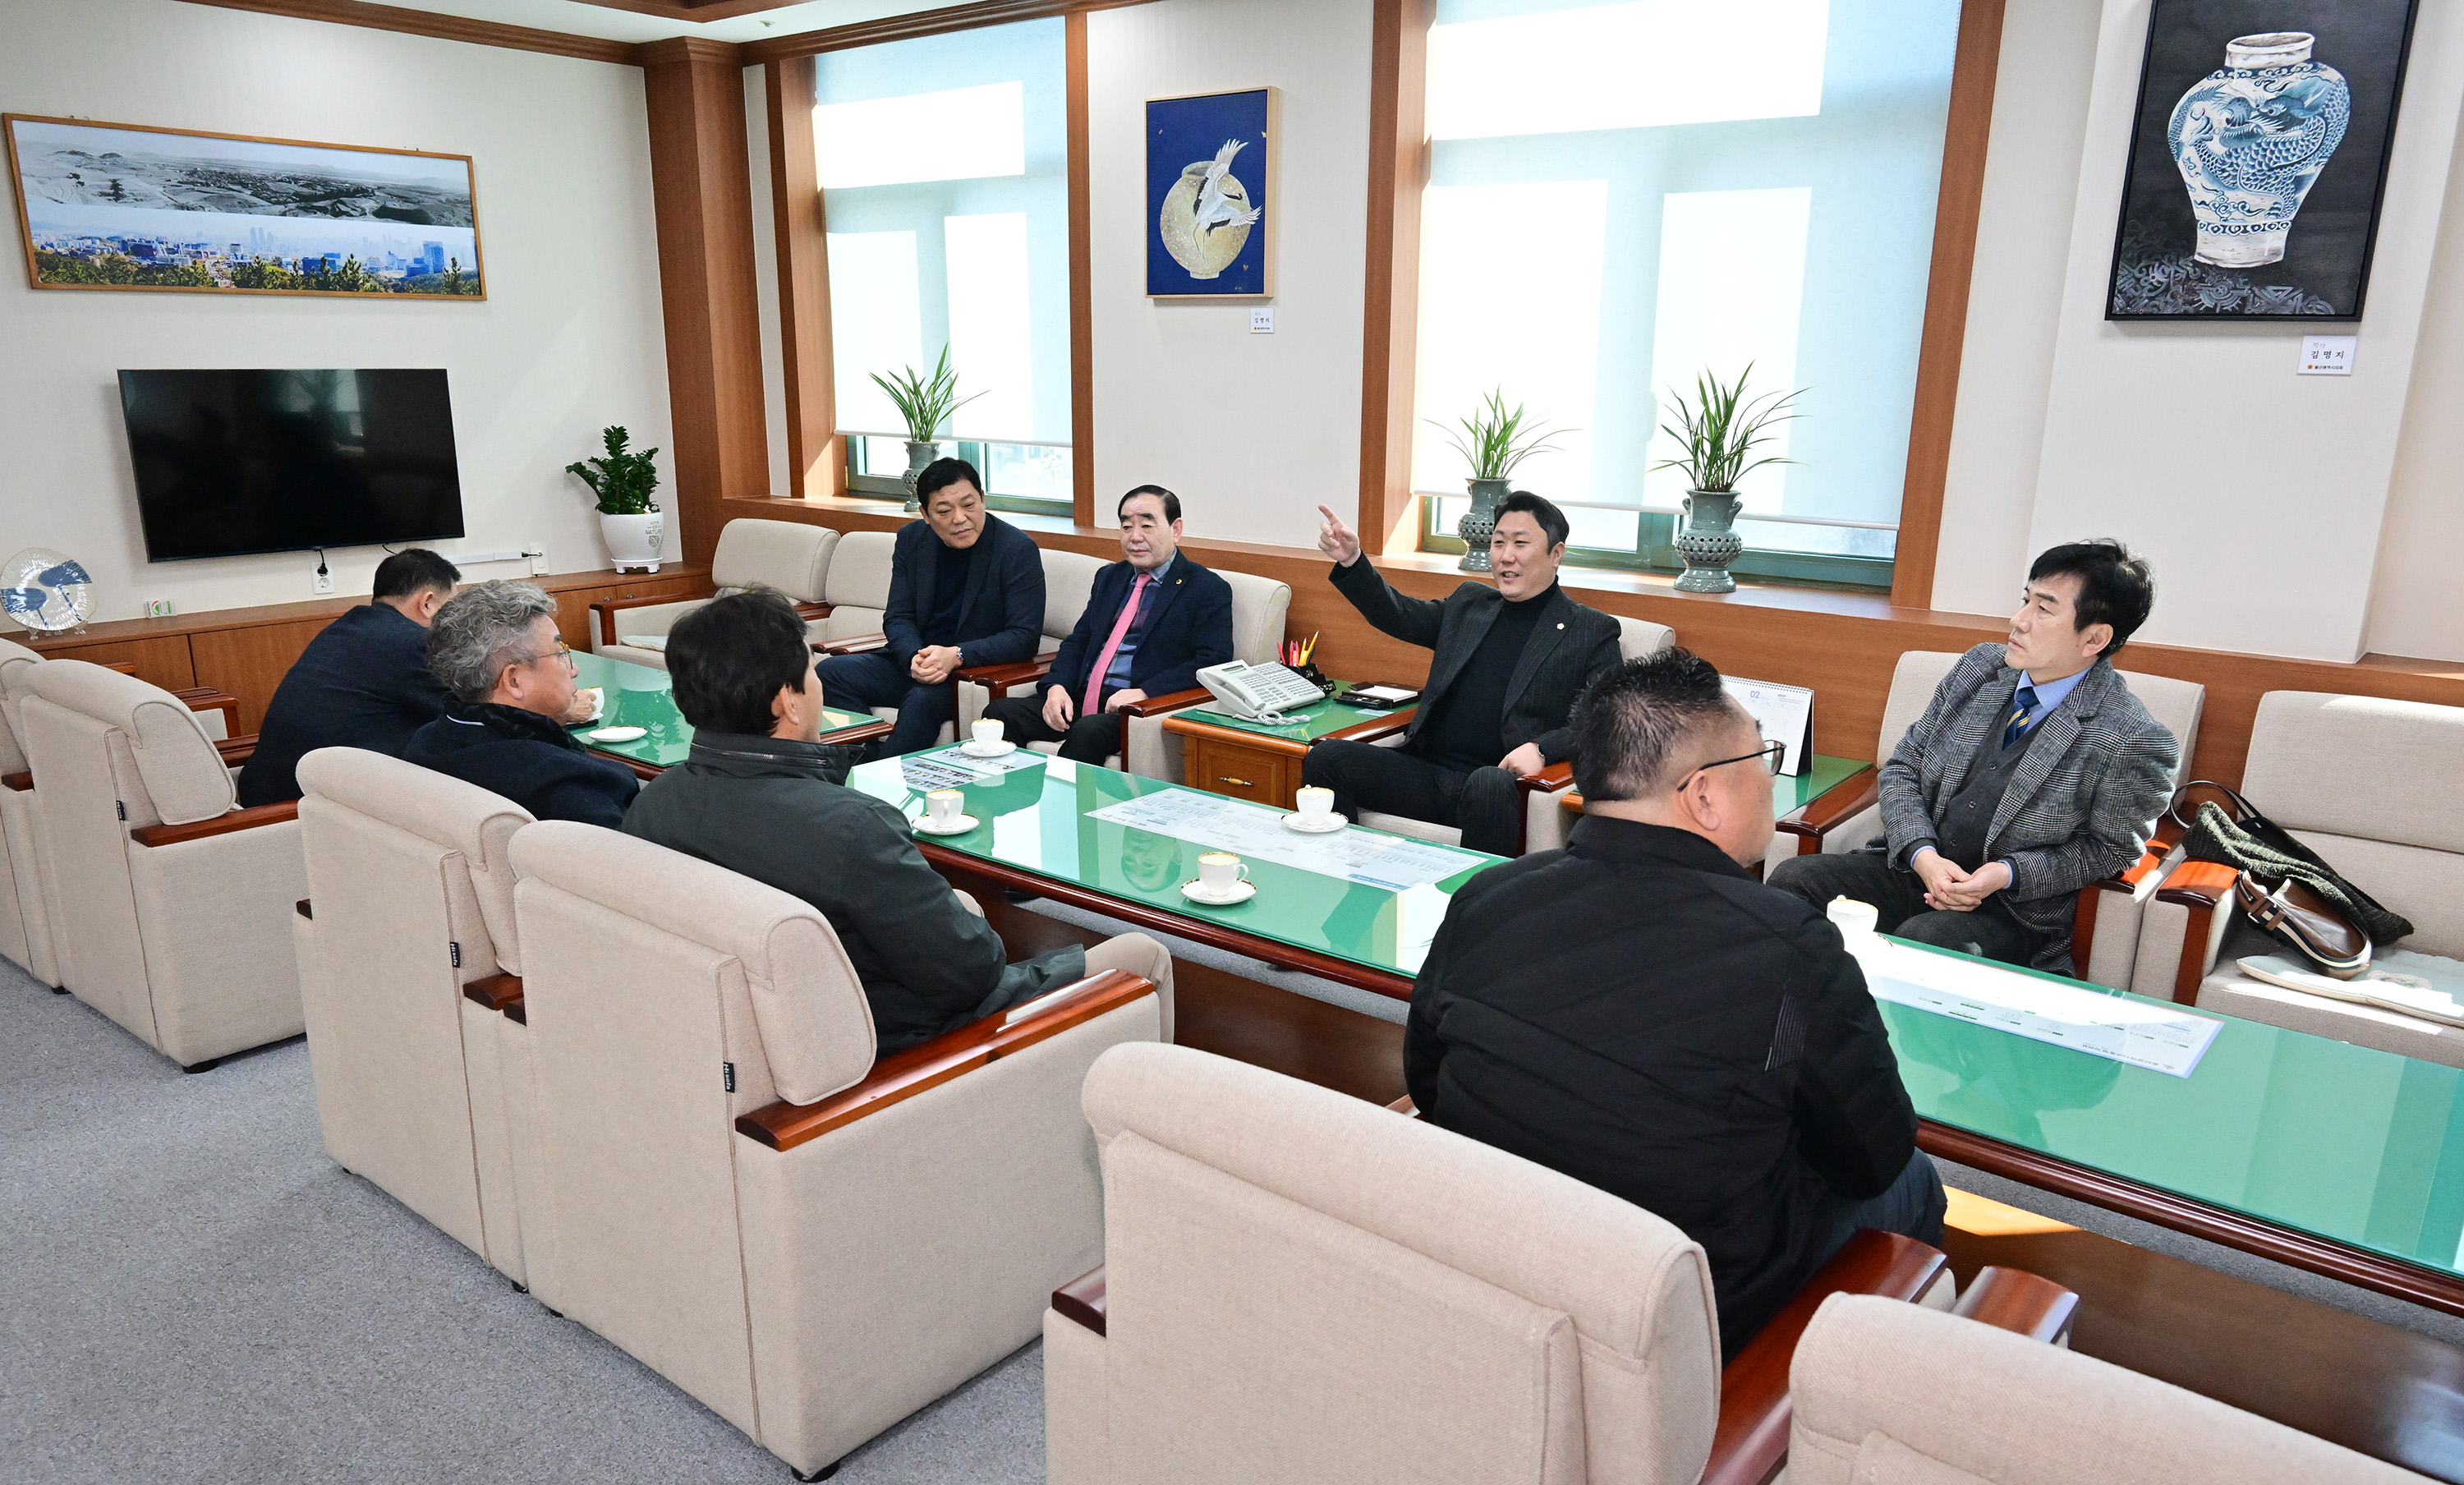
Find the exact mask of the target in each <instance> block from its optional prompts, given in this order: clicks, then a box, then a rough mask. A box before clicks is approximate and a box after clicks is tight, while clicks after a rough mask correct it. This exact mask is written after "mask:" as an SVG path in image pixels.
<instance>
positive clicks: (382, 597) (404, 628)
mask: <svg viewBox="0 0 2464 1485" xmlns="http://www.w3.org/2000/svg"><path fill="white" fill-rule="evenodd" d="M461 581H462V574H461V573H460V572H459V571H457V570H456V569H455V568H454V565H453V564H451V563H450V562H447V561H446V560H445V559H444V558H442V557H439V556H438V555H436V554H435V553H434V552H431V551H428V550H426V549H425V548H422V547H416V546H414V547H411V548H409V549H408V550H407V551H399V552H396V553H394V554H393V555H392V556H390V557H387V558H386V559H385V561H383V562H381V563H379V564H377V577H376V585H375V591H374V592H372V593H371V594H369V596H368V601H367V602H366V603H365V604H363V605H362V606H361V607H359V608H357V609H353V610H351V611H350V612H348V613H345V614H343V615H342V616H341V618H339V619H336V620H335V621H334V622H333V623H331V624H328V625H326V626H325V628H324V630H323V632H320V633H319V634H318V636H317V637H316V638H314V639H312V640H310V641H308V648H307V649H306V650H305V651H302V652H301V653H300V655H299V658H298V659H297V660H296V661H294V662H292V666H291V672H290V674H289V675H286V676H283V677H282V684H281V685H280V686H277V687H275V692H274V699H273V701H272V702H270V703H269V704H268V705H267V706H266V708H265V724H264V725H263V726H262V727H260V728H258V729H257V739H256V751H255V752H254V753H253V754H252V755H250V757H249V761H248V765H247V766H246V767H244V768H242V769H241V770H240V773H239V802H240V805H241V807H242V808H244V809H253V808H254V807H256V806H258V805H275V804H280V803H281V802H282V801H284V800H286V799H297V798H298V797H299V779H298V776H297V770H298V767H299V760H300V759H302V758H305V757H306V756H307V755H308V754H309V753H311V752H313V751H315V750H316V749H318V748H320V747H363V748H366V749H368V750H369V751H371V752H376V753H389V754H391V755H392V756H394V757H396V758H400V757H401V756H402V750H403V749H404V748H406V747H407V746H409V745H410V735H411V734H412V733H414V732H417V731H418V730H419V729H420V728H422V727H424V726H426V725H428V724H429V722H431V721H434V720H436V719H437V718H439V717H441V716H443V715H445V703H446V700H447V699H448V698H447V697H446V694H445V687H444V686H443V685H441V684H439V683H438V681H437V679H436V677H435V676H431V675H429V671H428V627H429V624H430V623H432V622H433V621H434V620H435V618H436V610H437V609H438V608H439V607H441V606H442V605H443V604H444V602H445V600H447V599H448V598H451V597H452V596H453V585H454V584H456V583H459V582H461Z"/></svg>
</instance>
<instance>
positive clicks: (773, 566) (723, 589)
mask: <svg viewBox="0 0 2464 1485" xmlns="http://www.w3.org/2000/svg"><path fill="white" fill-rule="evenodd" d="M838 544H839V534H838V533H837V532H836V531H833V530H831V529H830V528H829V527H827V526H815V525H807V524H805V523H804V522H803V521H757V520H753V519H750V518H741V519H738V520H736V521H729V522H728V523H727V524H726V525H725V526H723V527H721V528H720V529H719V533H718V549H717V550H716V551H715V552H714V553H712V555H711V560H710V581H711V583H712V585H713V586H714V587H715V588H716V589H717V592H715V593H714V594H712V595H711V596H712V597H720V596H723V595H725V594H728V593H737V592H742V591H743V590H744V589H746V588H748V587H754V586H755V585H756V584H759V585H762V586H764V587H775V588H777V589H778V590H779V591H780V592H781V593H784V594H786V595H787V596H788V597H789V598H791V599H793V600H795V601H796V603H797V604H798V605H799V606H800V607H801V608H803V610H806V612H805V617H806V620H807V624H806V628H807V629H808V630H809V631H810V632H811V633H812V634H813V637H815V638H817V639H818V638H822V637H824V636H825V632H826V626H825V625H824V624H823V622H822V620H823V619H825V617H826V613H825V605H826V603H827V599H826V598H825V596H824V594H825V591H826V587H827V584H826V574H827V573H828V571H829V567H830V560H831V557H832V555H833V553H834V551H835V549H836V548H837V546H838ZM708 602H710V599H709V598H685V599H673V598H603V599H600V600H599V601H598V602H597V603H594V604H592V605H591V606H590V617H591V625H590V649H591V652H592V653H593V654H604V655H605V656H606V657H607V658H609V659H611V660H629V661H631V662H632V663H633V664H635V665H649V666H654V667H656V668H657V669H659V670H666V669H667V668H668V656H667V634H668V631H670V630H671V629H673V628H674V627H675V624H676V621H677V620H678V619H681V618H683V617H684V616H685V615H686V614H688V613H691V612H693V610H695V609H698V608H700V607H701V606H702V605H704V604H706V603H708ZM637 639H646V640H649V643H647V644H636V643H633V642H632V641H634V640H637Z"/></svg>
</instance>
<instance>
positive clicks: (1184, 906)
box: [847, 748, 1499, 978]
mask: <svg viewBox="0 0 2464 1485" xmlns="http://www.w3.org/2000/svg"><path fill="white" fill-rule="evenodd" d="M952 751H953V750H952V749H947V748H941V749H934V750H931V751H928V752H924V753H917V754H911V755H909V757H907V758H904V759H898V758H886V759H882V760H881V761H879V762H877V763H869V764H866V765H863V766H861V767H859V768H857V769H855V770H854V771H853V772H852V773H850V774H849V775H848V776H847V787H850V788H857V789H862V790H863V791H865V792H866V793H868V794H870V795H872V796H874V797H875V798H878V799H884V800H888V801H889V802H890V803H891V804H893V805H895V806H897V807H898V808H899V809H901V810H902V811H904V812H905V813H906V814H907V815H908V816H909V818H911V819H912V818H914V817H915V816H918V815H921V814H923V813H924V794H925V791H926V790H927V789H928V788H931V787H939V779H938V778H937V777H936V776H935V774H936V772H937V770H938V769H939V768H943V767H947V766H948V765H946V764H943V763H942V762H941V760H943V759H945V758H947V757H948V756H949V755H950V754H951V752H952ZM1004 761H1005V762H1011V763H1015V764H1017V766H1015V767H1012V768H1011V769H1010V770H1009V771H1007V772H1005V773H1000V774H996V775H993V776H991V777H989V778H986V779H984V780H982V781H980V782H976V783H968V784H965V785H963V786H961V787H962V791H963V792H964V793H965V795H966V803H965V805H964V807H963V808H964V810H965V812H966V813H967V814H969V815H971V816H973V817H974V818H975V820H976V822H977V824H976V826H975V828H974V829H973V830H970V831H967V832H966V833H964V834H960V835H947V836H942V837H939V838H938V839H937V840H935V842H934V843H935V844H937V845H940V846H943V847H946V848H948V849H950V850H952V851H956V852H957V853H961V854H964V855H971V856H977V857H980V858H982V859H984V860H986V861H995V862H1000V863H1001V864H1003V865H1006V866H1012V867H1016V868H1019V869H1020V870H1023V871H1025V872H1029V873H1032V874H1034V875H1038V876H1045V877H1049V878H1052V879H1054V880H1056V881H1061V882H1067V883H1070V884H1073V885H1075V886H1079V887H1083V888H1085V889H1087V890H1089V891H1091V892H1096V893H1101V894H1103V895H1104V896H1106V897H1110V898H1122V899H1126V900H1128V901H1132V902H1136V903H1141V904H1144V905H1146V906H1148V907H1153V908H1159V909H1162V910H1164V911H1166V912H1170V913H1174V914H1177V915H1178V916H1180V917H1183V918H1188V919H1193V920H1200V921H1204V922H1210V923H1214V924H1218V925H1220V926H1221V927H1224V928H1229V929H1234V930H1237V931H1239V932H1242V933H1247V934H1255V935H1257V936H1258V937H1260V938H1263V939H1269V940H1272V941H1274V942H1279V943H1286V944H1290V945H1292V946H1293V947H1296V948H1303V949H1309V950H1311V951H1313V952H1315V953H1319V954H1326V955H1331V956H1332V957H1334V958H1337V959H1343V960H1349V961H1351V962H1352V963H1353V964H1365V965H1368V966H1370V967H1371V968H1374V969H1382V970H1386V971H1389V972H1392V973H1394V974H1397V975H1401V976H1405V977H1407V978H1408V977H1409V976H1411V975H1413V974H1415V973H1417V972H1418V971H1419V967H1420V961H1421V960H1422V959H1423V958H1424V957H1425V956H1426V955H1427V953H1428V949H1429V941H1430V940H1431V939H1432V938H1434V937H1435V936H1436V934H1437V931H1438V924H1439V922H1440V921H1441V920H1443V919H1444V917H1445V914H1446V901H1447V899H1448V898H1450V897H1452V896H1453V894H1454V891H1455V889H1456V888H1457V887H1460V886H1462V885H1463V883H1464V882H1466V881H1468V880H1470V879H1471V878H1472V876H1473V875H1476V874H1478V873H1479V872H1481V871H1483V870H1485V868H1487V867H1490V866H1494V865H1496V864H1497V862H1498V860H1499V858H1498V857H1496V856H1491V855H1485V854H1483V853H1479V852H1476V851H1462V850H1457V849H1455V848H1453V847H1448V846H1436V845H1431V844H1430V843H1429V842H1426V841H1418V840H1411V839H1408V838H1406V837H1404V836H1400V835H1389V834H1387V833H1386V832H1384V831H1372V830H1364V829H1362V828H1361V827H1359V826H1351V827H1348V828H1347V829H1346V830H1345V831H1343V832H1341V833H1340V834H1339V835H1327V836H1315V837H1309V836H1300V835H1298V834H1296V833H1294V832H1291V831H1284V830H1283V827H1282V826H1281V824H1280V823H1279V822H1280V821H1281V820H1282V818H1283V815H1282V812H1281V811H1280V810H1273V809H1265V808H1263V807H1260V806H1257V805H1249V804H1243V803H1242V802H1241V801H1238V800H1231V799H1225V798H1224V797H1222V796H1221V795H1219V794H1208V793H1205V792H1202V791H1200V790H1198V789H1190V788H1183V787H1180V786H1179V785H1177V784H1166V783H1164V782H1162V781H1161V780H1157V779H1145V778H1139V777H1137V776H1135V775H1133V774H1127V773H1121V772H1118V771H1116V770H1114V769H1111V768H1099V767H1096V766H1094V765H1091V764H1074V765H1073V764H1071V763H1069V762H1068V761H1067V760H1065V759H1057V758H1045V756H1043V755H1042V754H1036V753H1027V754H1012V755H1010V756H1009V758H1008V759H1007V760H1004ZM908 765H916V766H913V767H910V766H908ZM1133 801H1134V802H1139V803H1138V804H1137V805H1136V806H1135V809H1137V810H1138V811H1139V812H1141V813H1151V814H1153V815H1155V816H1158V817H1160V816H1164V815H1170V814H1175V813H1179V814H1182V815H1185V816H1186V817H1187V819H1188V822H1190V823H1174V824H1164V823H1159V821H1158V822H1156V823H1155V828H1154V829H1145V828H1140V827H1139V826H1135V825H1131V824H1126V823H1122V822H1121V821H1118V820H1114V819H1097V818H1094V817H1093V812H1094V811H1097V810H1110V809H1112V807H1116V806H1123V805H1126V804H1130V803H1131V802H1133ZM1219 811H1228V812H1219ZM1176 832H1177V833H1176ZM916 838H917V839H918V840H919V841H921V840H927V839H932V837H929V836H926V835H924V834H923V833H922V832H920V831H919V832H918V834H917V837H916ZM1321 844H1324V845H1326V846H1327V848H1328V850H1329V851H1330V852H1334V851H1340V852H1343V853H1347V854H1348V855H1349V856H1350V857H1351V858H1352V862H1351V865H1350V867H1349V875H1333V874H1332V873H1331V872H1327V871H1319V870H1309V869H1305V868H1303V867H1301V866H1297V865H1292V864H1287V862H1285V861H1278V860H1274V859H1269V858H1267V856H1266V855H1265V854H1264V853H1263V852H1264V850H1265V849H1281V850H1284V851H1287V852H1291V851H1313V850H1314V848H1316V847H1318V846H1319V845H1321ZM1223 849H1229V850H1232V851H1233V852H1234V853H1236V854H1239V855H1241V856H1242V857H1243V862H1244V864H1245V865H1246V866H1247V867H1248V869H1249V878H1250V880H1251V881H1252V882H1253V883H1254V884H1255V885H1256V887H1257V893H1256V895H1255V896H1254V897H1251V898H1249V899H1248V900H1246V901H1244V902H1241V903H1237V904H1234V905H1231V906H1224V907H1212V906H1204V905H1201V904H1199V903H1196V902H1192V901H1190V900H1189V899H1188V898H1184V897H1183V896H1182V895H1181V892H1180V887H1181V884H1182V883H1184V882H1187V881H1189V880H1191V879H1193V878H1194V877H1196V876H1197V875H1198V857H1199V855H1200V854H1202V853H1205V852H1208V851H1211V850H1223ZM1415 869H1420V870H1421V871H1423V872H1425V873H1428V874H1435V873H1442V874H1443V875H1439V876H1437V878H1436V879H1434V880H1430V881H1425V882H1420V881H1415V880H1413V876H1414V875H1415ZM1381 874H1383V875H1381ZM1398 877H1399V878H1401V880H1402V882H1403V885H1402V886H1401V887H1400V890H1397V885H1396V884H1395V883H1396V881H1397V878H1398Z"/></svg>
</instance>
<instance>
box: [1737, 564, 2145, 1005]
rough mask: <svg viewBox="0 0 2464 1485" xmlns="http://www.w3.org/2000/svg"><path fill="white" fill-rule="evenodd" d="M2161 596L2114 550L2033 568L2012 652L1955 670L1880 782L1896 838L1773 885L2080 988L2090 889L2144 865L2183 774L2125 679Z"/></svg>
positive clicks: (1896, 930)
mask: <svg viewBox="0 0 2464 1485" xmlns="http://www.w3.org/2000/svg"><path fill="white" fill-rule="evenodd" d="M2155 596H2156V586H2155V583H2154V581H2153V580H2152V579H2151V578H2150V577H2149V575H2148V571H2147V564H2146V563H2145V561H2143V560H2141V559H2140V558H2137V557H2134V556H2132V555H2131V554H2130V551H2129V549H2128V548H2126V547H2124V546H2123V545H2122V543H2119V542H2077V543H2070V544H2067V545H2063V546H2057V547H2055V548H2053V549H2052V550H2051V551H2048V552H2046V553H2045V554H2044V555H2043V556H2041V557H2039V558H2037V559H2036V562H2035V565H2034V566H2033V567H2031V568H2029V569H2028V586H2027V589H2026V591H2025V594H2024V596H2023V598H2022V600H2021V602H2020V605H2019V611H2018V612H2017V613H2015V614H2013V615H2012V618H2011V637H2010V639H2009V640H2008V641H2007V642H2006V643H2003V644H1998V645H1979V646H1977V647H1976V648H1975V649H1973V650H1970V651H1969V652H1968V654H1965V655H1963V656H1961V657H1960V661H1959V663H1958V664H1957V665H1955V666H1953V667H1952V668H1951V672H1950V674H1949V675H1948V676H1945V677H1943V682H1942V684H1941V685H1940V686H1938V687H1936V688H1935V689H1934V694H1933V701H1932V703H1931V704H1930V705H1928V706H1926V708H1925V715H1924V716H1923V717H1921V718H1919V719H1917V720H1916V723H1915V724H1914V725H1913V726H1911V727H1909V728H1908V731H1907V736H1906V737H1904V738H1902V739H1901V740H1900V745H1899V747H1898V748H1897V749H1896V750H1894V751H1893V752H1892V754H1891V756H1890V758H1889V760H1888V761H1886V762H1885V763H1884V764H1883V765H1882V767H1881V785H1880V787H1881V809H1882V826H1883V829H1884V830H1885V831H1887V833H1886V834H1883V835H1880V836H1877V837H1876V838H1875V839H1874V840H1873V842H1872V843H1871V844H1869V845H1868V846H1866V848H1865V849H1864V850H1863V851H1860V852H1851V853H1847V854H1845V855H1813V856H1795V857H1792V858H1791V859H1789V860H1787V861H1785V862H1783V863H1781V865H1780V866H1779V868H1778V869H1777V870H1776V871H1774V872H1773V873H1772V874H1771V885H1772V886H1774V887H1777V888H1780V889H1781V890H1783V891H1786V892H1793V893H1794V894H1796V895H1797V896H1798V897H1800V898H1805V899H1806V900H1808V901H1810V902H1812V903H1814V904H1815V906H1817V907H1819V906H1822V905H1824V904H1826V903H1828V902H1829V901H1830V900H1831V899H1832V898H1837V897H1846V898H1854V899H1856V900H1858V901H1860V902H1870V903H1872V904H1873V905H1874V908H1875V911H1876V913H1877V914H1878V915H1879V924H1878V926H1880V927H1881V931H1882V932H1884V933H1892V934H1897V935H1899V936H1900V937H1902V938H1904V939H1913V940H1915V941H1917V942H1920V943H1932V944H1938V945H1940V946H1942V947H1944V948H1952V949H1958V950H1961V951H1962V952H1964V953H1969V954H1979V955H1983V956H1985V957H1986V958H1989V959H1998V960H2001V961H2002V962H2004V963H2005V964H2030V965H2033V966H2035V968H2038V969H2048V970H2052V971H2053V972H2055V973H2057V974H2065V975H2066V974H2069V973H2071V972H2072V968H2071V921H2072V915H2073V913H2074V911H2075V910H2076V908H2077V905H2078V900H2079V889H2081V888H2083V887H2085V886H2087V884H2088V883H2090V882H2093V881H2096V880H2097V879H2099V878H2100V877H2105V876H2110V875H2113V874H2114V873H2116V872H2119V871H2121V870H2122V869H2123V868H2124V867H2126V866H2128V865H2129V864H2130V863H2131V862H2133V861H2135V860H2137V859H2138V858H2139V854H2140V853H2141V852H2142V851H2143V850H2145V846H2146V842H2147V833H2148V830H2149V828H2150V827H2151V826H2153V825H2154V823H2155V820H2156V817H2157V815H2158V814H2159V813H2161V812H2162V811H2163V810H2164V809H2165V806H2166V804H2167V800H2168V799H2169V798H2170V797H2171V792H2172V787H2173V769H2174V766H2175V765H2176V764H2177V763H2179V761H2180V759H2181V745H2180V743H2177V742H2176V741H2175V740H2174V737H2173V735H2172V734H2171V733H2170V732H2167V731H2166V730H2165V728H2164V726H2163V725H2162V724H2161V723H2159V722H2158V721H2157V720H2155V719H2154V718H2152V717H2150V716H2148V715H2147V709H2146V708H2145V707H2144V706H2141V705H2140V704H2139V700H2138V698H2136V697H2133V696H2132V695H2131V694H2130V688H2129V687H2128V686H2127V685H2125V684H2123V679H2122V677H2121V676H2119V675H2117V674H2116V673H2115V672H2114V669H2113V656H2114V654H2116V653H2118V652H2119V651H2120V650H2121V649H2122V647H2123V642H2124V641H2126V640H2128V639H2129V638H2130V635H2131V633H2132V632H2134V631H2136V630H2137V629H2138V628H2139V626H2140V625H2141V624H2143V623H2145V621H2146V618H2147V610H2149V608H2150V607H2152V606H2153V604H2154V602H2155Z"/></svg>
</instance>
